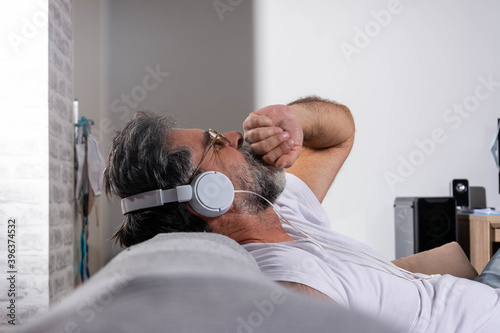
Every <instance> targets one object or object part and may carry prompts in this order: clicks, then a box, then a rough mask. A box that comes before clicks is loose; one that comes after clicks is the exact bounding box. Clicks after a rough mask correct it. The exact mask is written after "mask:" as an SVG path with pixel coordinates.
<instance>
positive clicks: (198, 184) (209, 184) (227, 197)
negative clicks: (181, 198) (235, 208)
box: [189, 171, 234, 217]
mask: <svg viewBox="0 0 500 333" xmlns="http://www.w3.org/2000/svg"><path fill="white" fill-rule="evenodd" d="M191 187H192V189H193V197H192V199H191V200H190V201H189V205H190V206H191V207H192V208H193V209H194V210H195V211H196V212H197V213H198V214H200V215H202V216H206V217H216V216H220V215H222V214H224V213H225V212H227V211H228V210H229V208H231V205H232V204H233V201H234V186H233V183H231V180H230V179H229V178H228V177H227V176H226V175H224V174H222V173H220V172H217V171H207V172H204V173H202V174H200V175H198V176H197V177H196V178H194V179H193V181H192V182H191Z"/></svg>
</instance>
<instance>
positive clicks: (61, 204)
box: [49, 0, 74, 303]
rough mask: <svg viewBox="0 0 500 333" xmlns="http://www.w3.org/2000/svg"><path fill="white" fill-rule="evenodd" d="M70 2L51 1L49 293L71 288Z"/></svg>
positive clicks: (55, 297)
mask: <svg viewBox="0 0 500 333" xmlns="http://www.w3.org/2000/svg"><path fill="white" fill-rule="evenodd" d="M71 11H72V1H71V0H54V1H50V2H49V183H50V188H49V207H50V208H49V230H50V237H49V254H50V256H49V294H50V295H49V296H50V303H53V302H55V301H57V300H59V299H61V298H62V297H63V296H64V295H66V294H67V293H68V292H69V291H71V290H72V289H73V277H74V273H73V272H74V270H73V262H74V261H73V240H74V236H73V234H74V233H73V211H74V208H73V197H74V183H73V170H74V166H73V153H74V149H73V133H74V125H73V109H72V101H73V26H72V13H71Z"/></svg>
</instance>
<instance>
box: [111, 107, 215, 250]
mask: <svg viewBox="0 0 500 333" xmlns="http://www.w3.org/2000/svg"><path fill="white" fill-rule="evenodd" d="M175 124H176V121H175V118H174V117H173V116H171V115H166V114H163V115H159V114H154V113H150V112H145V111H141V112H138V113H137V114H135V115H134V117H133V118H132V119H131V120H130V121H129V122H128V123H127V124H126V125H125V128H124V129H123V130H122V131H119V132H117V133H115V135H114V137H113V141H112V145H111V151H110V153H109V156H108V161H107V164H106V168H105V170H104V174H103V182H104V188H105V191H106V194H107V196H108V198H109V197H110V196H113V195H115V196H118V197H119V198H124V197H128V196H131V195H134V194H138V193H142V192H147V191H151V190H156V189H168V188H173V187H175V186H179V185H185V184H187V183H188V182H189V177H190V176H191V174H192V173H193V172H194V170H195V168H196V167H195V166H194V165H193V163H192V161H191V150H190V149H189V148H170V147H169V138H170V130H171V129H172V128H174V126H175ZM187 231H192V232H196V231H197V232H202V231H211V229H210V227H209V225H208V224H207V223H206V222H205V221H203V220H202V219H201V218H199V217H197V216H196V215H193V214H191V213H190V212H189V211H188V210H187V208H186V205H185V204H179V203H168V204H165V205H163V206H160V207H153V208H147V209H143V210H139V211H136V212H131V213H128V214H126V215H125V217H124V220H123V223H122V224H121V226H120V227H119V228H118V230H117V231H116V233H115V234H114V235H113V237H112V238H111V239H112V240H114V241H115V243H116V242H119V243H120V245H121V246H131V245H133V244H137V243H140V242H143V241H145V240H148V239H150V238H152V237H154V236H155V235H157V234H159V233H167V232H187Z"/></svg>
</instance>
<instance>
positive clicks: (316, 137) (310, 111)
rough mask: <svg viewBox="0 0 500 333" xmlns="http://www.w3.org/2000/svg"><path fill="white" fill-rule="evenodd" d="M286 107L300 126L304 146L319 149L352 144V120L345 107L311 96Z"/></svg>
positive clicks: (353, 128)
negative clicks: (347, 143)
mask: <svg viewBox="0 0 500 333" xmlns="http://www.w3.org/2000/svg"><path fill="white" fill-rule="evenodd" d="M288 106H289V107H290V109H291V110H292V112H293V113H294V115H295V116H296V117H297V119H298V120H299V122H300V124H301V126H302V130H303V132H304V146H306V147H309V148H317V149H320V148H329V147H337V146H340V145H342V144H344V143H346V142H349V143H351V144H352V141H353V140H352V139H353V138H354V130H355V127H354V120H353V118H352V115H351V112H350V111H349V109H348V108H347V107H346V106H345V105H342V104H338V103H335V102H332V101H328V100H324V99H321V98H319V97H315V96H312V97H306V98H301V99H299V100H296V101H294V102H292V103H290V104H288Z"/></svg>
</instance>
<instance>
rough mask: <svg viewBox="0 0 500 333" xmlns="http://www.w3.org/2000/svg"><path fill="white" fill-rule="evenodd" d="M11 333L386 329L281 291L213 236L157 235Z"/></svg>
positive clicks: (230, 246) (236, 250)
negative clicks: (38, 316) (43, 313)
mask: <svg viewBox="0 0 500 333" xmlns="http://www.w3.org/2000/svg"><path fill="white" fill-rule="evenodd" d="M15 332H37V333H38V332H54V333H55V332H131V333H132V332H134V333H135V332H186V333H187V332H189V333H192V332H245V333H253V332H287V333H288V332H292V333H293V332H392V330H391V329H388V328H387V327H386V326H385V325H382V324H380V323H377V322H375V321H373V320H371V319H369V318H368V317H366V316H364V315H361V314H357V313H354V312H352V311H347V310H343V309H341V308H339V307H337V306H335V305H332V304H330V303H328V302H326V301H321V300H315V299H312V298H308V297H305V296H302V295H298V294H295V293H292V292H289V291H287V290H285V289H283V288H282V287H281V286H279V285H278V284H277V283H275V282H272V281H270V280H268V279H267V278H266V277H264V276H263V275H262V274H261V273H260V271H259V269H258V267H257V265H256V263H255V261H254V260H253V258H252V257H251V256H250V255H249V254H248V253H247V252H246V251H245V250H244V249H243V248H242V247H241V246H240V245H239V244H237V243H236V242H234V241H233V240H231V239H229V238H227V237H225V236H221V235H218V234H210V233H176V234H161V235H158V236H156V237H155V238H153V239H151V240H148V241H146V242H144V243H141V244H138V245H135V246H132V247H130V248H128V249H126V250H124V251H122V252H121V253H120V254H119V255H117V256H116V257H115V258H114V259H113V260H112V261H111V262H109V263H108V264H107V265H106V266H105V267H104V268H103V269H101V270H100V271H99V272H98V274H96V275H95V276H94V277H92V278H91V279H90V280H89V281H88V282H86V283H85V284H84V285H82V286H80V287H79V288H77V289H76V290H75V291H74V292H73V293H72V294H71V295H69V296H68V297H67V298H66V299H64V300H63V301H62V302H61V303H59V304H57V305H55V306H53V307H52V308H51V309H50V310H49V311H48V312H47V313H46V314H45V315H44V316H42V317H40V318H37V319H35V320H34V321H33V322H31V323H29V324H27V325H25V326H20V327H18V329H16V330H15Z"/></svg>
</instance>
